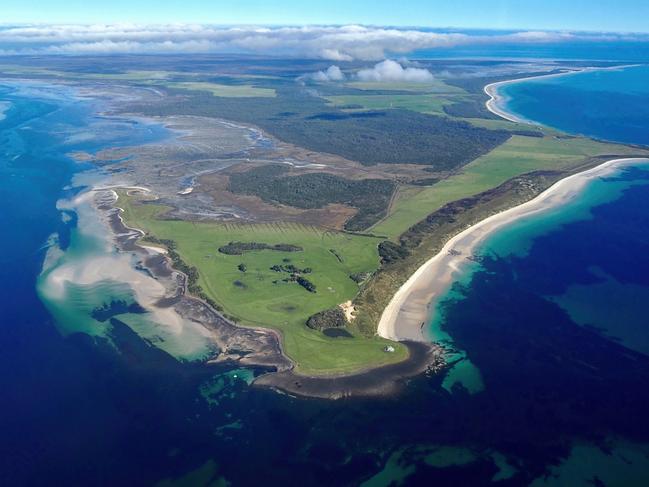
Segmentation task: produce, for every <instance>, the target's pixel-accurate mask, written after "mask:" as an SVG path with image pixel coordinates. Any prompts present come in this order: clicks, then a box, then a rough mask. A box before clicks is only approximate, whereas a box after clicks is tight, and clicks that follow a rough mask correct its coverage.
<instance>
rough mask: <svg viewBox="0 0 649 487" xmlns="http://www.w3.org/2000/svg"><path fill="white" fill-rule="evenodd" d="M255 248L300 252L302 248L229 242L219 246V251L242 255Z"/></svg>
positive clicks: (285, 245)
mask: <svg viewBox="0 0 649 487" xmlns="http://www.w3.org/2000/svg"><path fill="white" fill-rule="evenodd" d="M257 250H274V251H276V252H301V251H302V250H304V249H303V248H302V247H300V246H298V245H290V244H274V245H269V244H266V243H260V242H230V243H228V244H227V245H224V246H222V247H219V252H221V253H222V254H226V255H243V254H244V253H245V252H254V251H257ZM239 270H241V269H239ZM242 272H245V271H242Z"/></svg>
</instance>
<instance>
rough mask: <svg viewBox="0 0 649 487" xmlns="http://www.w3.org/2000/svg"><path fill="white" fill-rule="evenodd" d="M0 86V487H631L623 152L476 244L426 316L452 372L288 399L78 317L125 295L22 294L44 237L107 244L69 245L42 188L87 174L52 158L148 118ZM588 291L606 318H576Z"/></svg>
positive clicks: (128, 133)
mask: <svg viewBox="0 0 649 487" xmlns="http://www.w3.org/2000/svg"><path fill="white" fill-rule="evenodd" d="M0 99H2V100H3V101H5V102H8V103H10V107H9V109H8V110H7V111H6V112H5V115H6V118H5V119H4V120H2V121H0V144H2V151H1V152H0V175H1V176H2V178H1V179H0V201H1V202H2V208H3V211H2V212H0V224H1V226H0V228H2V237H3V238H2V239H0V246H1V252H0V260H1V263H2V277H3V278H2V280H1V281H0V286H2V289H1V290H0V291H1V293H0V296H1V299H2V318H1V320H0V323H1V326H0V388H1V390H2V396H0V405H1V407H2V414H1V415H0V439H1V441H0V445H1V448H2V455H0V483H2V484H3V485H46V484H58V485H132V484H134V483H137V484H139V485H155V484H156V483H158V482H160V485H183V484H184V485H222V484H223V482H224V481H225V480H227V481H229V482H231V483H232V484H233V485H256V484H258V483H259V481H260V479H262V480H263V481H264V482H265V483H267V484H268V485H359V484H362V483H363V482H368V485H389V484H390V483H392V482H396V483H399V482H403V485H409V484H410V485H430V484H435V485H487V484H489V483H490V482H493V483H497V482H501V481H503V480H506V481H507V482H509V484H510V485H529V484H530V483H532V482H536V483H537V485H547V484H552V483H554V484H555V485H592V484H593V482H596V480H597V479H601V480H602V481H606V482H607V485H615V483H614V482H611V480H615V479H618V480H620V482H621V485H634V484H635V485H645V484H646V478H644V477H643V475H646V472H647V471H648V469H647V465H646V452H647V451H649V449H647V445H648V444H649V420H648V419H647V417H646V404H649V390H648V389H647V387H646V384H647V383H649V358H648V357H647V354H646V352H645V348H644V345H643V344H642V342H641V340H640V339H639V338H638V332H643V330H644V328H642V326H641V325H642V324H643V323H644V324H645V325H646V321H644V319H643V317H644V316H645V315H646V313H644V315H643V314H642V313H643V311H644V310H645V303H646V302H647V301H646V297H645V292H646V289H647V287H648V284H649V283H648V282H647V279H649V264H648V261H647V259H648V258H649V257H648V256H649V249H648V248H647V245H648V244H647V242H648V238H647V236H648V235H649V223H648V222H647V216H646V211H645V208H647V207H649V190H648V187H647V171H646V169H645V168H644V167H642V166H641V165H638V166H637V167H628V168H626V169H624V170H621V171H619V172H618V173H616V174H612V175H610V177H607V178H605V179H603V180H601V181H594V182H593V185H592V186H591V185H589V186H588V187H587V188H586V190H585V191H584V193H583V198H579V199H578V200H575V204H577V202H578V201H579V202H581V204H582V207H581V209H579V210H577V209H576V207H571V208H572V210H571V212H568V213H569V217H566V218H564V217H562V216H561V215H558V214H557V215H556V216H555V217H551V213H548V214H547V215H545V217H544V218H541V219H537V220H535V221H536V223H535V224H532V223H531V222H520V225H521V226H520V227H511V228H510V229H508V231H509V232H510V233H509V234H508V235H509V238H506V234H505V233H501V232H499V233H497V234H494V235H493V237H492V238H491V239H490V240H489V241H488V242H486V243H485V247H484V248H483V250H482V252H483V253H482V255H483V256H484V259H483V260H482V261H481V262H480V264H479V266H477V267H476V268H473V269H472V272H471V273H470V275H469V274H468V275H467V276H465V277H466V279H460V280H458V283H457V285H456V286H455V288H454V289H453V292H454V295H453V296H452V299H448V300H447V301H445V302H444V303H443V304H442V305H441V306H442V307H443V311H444V320H443V321H442V322H440V323H439V324H438V325H439V332H440V333H442V334H443V335H440V336H444V337H445V338H446V339H449V340H451V342H452V343H450V344H449V345H450V346H452V347H454V348H455V349H456V350H457V351H459V352H461V354H462V356H463V357H466V358H467V359H468V360H469V361H470V363H471V366H472V367H469V369H470V370H469V371H468V372H469V373H460V374H457V373H455V375H453V374H454V372H453V370H451V372H450V373H449V374H438V375H431V376H421V377H416V378H413V379H412V380H410V381H409V382H408V387H407V389H406V391H405V392H404V393H403V394H401V395H400V396H398V397H396V398H369V399H362V398H358V399H348V400H341V401H319V400H302V399H298V398H292V397H289V396H286V395H282V394H277V393H276V392H274V391H267V390H262V389H258V388H255V387H252V386H250V385H249V384H250V382H251V380H252V376H254V375H255V374H257V373H258V371H255V370H252V371H251V370H240V367H239V366H236V365H232V366H228V365H215V364H210V365H207V364H204V363H201V362H196V361H191V360H183V359H179V358H178V357H177V356H175V355H174V354H173V353H170V351H168V350H165V349H164V348H162V347H159V346H156V343H153V341H152V340H150V339H147V338H146V334H144V333H142V334H140V333H138V330H137V326H136V324H134V323H125V321H126V320H124V321H122V320H115V321H114V322H113V323H111V326H112V329H111V330H110V332H109V333H97V330H98V329H97V326H101V324H98V323H94V322H92V321H88V322H84V321H83V319H81V317H82V316H83V313H87V312H88V311H89V310H90V308H93V307H94V300H95V299H96V298H98V297H99V296H102V295H108V294H111V293H116V294H120V293H122V292H123V293H125V294H127V293H128V291H127V290H126V289H116V290H100V291H97V290H96V289H95V290H93V292H92V293H91V294H90V296H85V297H84V296H83V295H82V294H83V293H77V294H75V293H71V294H69V295H68V297H69V298H70V299H71V300H73V301H76V302H78V303H79V304H78V305H76V304H75V305H74V306H73V307H72V308H66V310H69V309H75V310H77V311H79V313H80V314H76V313H75V316H73V317H72V318H71V319H70V321H68V320H67V319H66V318H65V317H61V316H56V310H54V309H52V308H49V309H51V310H52V312H53V314H54V316H52V315H51V314H50V313H49V312H48V306H49V304H50V303H49V302H48V300H47V299H46V300H45V304H46V305H48V306H46V305H44V304H43V302H42V301H41V300H40V299H39V295H38V293H39V292H40V286H39V280H40V279H42V277H43V270H44V269H45V272H47V269H50V265H49V264H51V262H52V260H49V261H48V259H54V260H56V259H57V258H59V257H60V256H61V255H62V254H59V253H57V252H56V248H59V249H60V250H61V252H64V253H65V252H72V253H70V254H67V258H71V257H73V255H74V252H75V250H74V249H75V248H76V247H75V246H76V245H78V244H79V243H82V244H84V245H81V248H80V250H79V252H80V254H81V255H82V256H84V255H87V251H88V250H89V249H94V250H93V252H94V251H95V250H96V251H98V252H99V251H101V252H103V250H102V249H103V247H102V245H103V244H101V241H100V242H99V243H100V245H98V246H97V247H95V246H93V245H89V244H90V242H88V241H84V240H83V237H82V238H81V240H76V241H75V239H76V237H75V235H74V233H75V231H81V230H83V228H86V224H85V223H84V222H83V221H82V224H81V225H80V226H79V225H78V220H79V219H81V220H83V218H84V215H83V214H82V213H83V212H80V211H79V208H80V206H79V205H73V206H72V207H71V208H70V207H68V206H66V205H63V206H62V205H61V203H60V202H61V201H64V202H66V201H67V202H74V201H75V198H76V197H78V196H79V195H81V194H83V191H84V190H83V189H81V188H79V187H77V184H79V183H80V182H81V181H83V180H84V179H85V178H86V177H88V178H90V180H93V178H94V177H95V176H96V172H94V171H95V168H93V166H92V165H90V164H87V163H77V162H75V161H73V160H72V159H71V158H69V157H68V156H67V154H68V153H69V152H71V151H73V150H85V151H88V152H93V151H96V150H99V149H101V148H104V147H108V146H115V145H130V144H137V143H142V141H143V140H152V139H150V138H149V136H147V135H146V134H147V133H148V134H151V137H153V140H158V139H157V137H160V136H164V134H161V133H160V132H157V130H158V129H157V128H155V126H152V127H149V126H142V127H141V128H142V130H143V133H138V131H134V130H133V129H132V128H128V129H125V130H120V127H122V126H123V122H121V121H120V120H119V119H114V120H106V119H102V117H98V116H97V112H98V111H100V110H101V108H102V107H101V103H100V102H97V101H93V100H92V99H80V98H79V97H78V96H77V95H76V94H75V93H74V90H73V89H71V88H69V87H64V86H49V85H44V84H41V85H39V84H36V83H35V84H22V85H20V86H16V85H10V86H5V87H3V89H2V92H0ZM96 123H99V124H110V125H111V126H112V127H113V128H114V129H115V130H113V131H105V130H98V129H97V127H96V126H93V124H96ZM111 133H112V134H113V136H112V137H108V138H106V137H105V136H108V135H109V134H111ZM93 134H102V137H101V139H102V140H100V141H98V140H97V139H96V138H95V137H94V136H93ZM86 181H88V179H86ZM81 208H83V205H81ZM566 210H567V208H566ZM568 213H565V212H564V213H563V215H568ZM541 222H545V223H544V224H541ZM539 229H542V231H541V232H540V233H538V230H539ZM534 230H536V231H537V233H534ZM52 249H55V250H54V251H52ZM48 254H49V255H48ZM64 260H65V259H64ZM72 260H74V259H72ZM115 284H116V285H118V284H117V283H115ZM95 291H97V292H96V293H95ZM588 296H596V297H597V307H598V308H597V309H598V310H605V311H607V312H601V313H600V312H598V313H597V316H595V317H594V316H593V315H592V313H591V314H589V313H588V307H587V306H585V305H584V303H585V302H586V301H585V299H586V298H587V297H588ZM86 300H87V301H86ZM99 301H102V300H97V302H99ZM590 302H591V303H592V299H591V300H590ZM83 306H86V308H85V310H84V309H82V308H83ZM619 309H623V310H624V315H623V318H624V320H620V319H616V318H619V315H616V314H615V310H619ZM634 317H635V318H637V321H633V319H634ZM594 318H596V319H594ZM70 322H72V323H73V325H74V326H73V327H72V328H68V327H66V326H65V325H66V324H69V323H70ZM84 323H85V325H86V326H87V327H88V328H87V330H86V329H84V328H83V326H82V325H84ZM630 324H633V326H631V325H630ZM62 325H63V327H62ZM645 336H646V335H645ZM464 362H465V363H466V361H464ZM468 379H471V380H470V381H468V382H467V380H468Z"/></svg>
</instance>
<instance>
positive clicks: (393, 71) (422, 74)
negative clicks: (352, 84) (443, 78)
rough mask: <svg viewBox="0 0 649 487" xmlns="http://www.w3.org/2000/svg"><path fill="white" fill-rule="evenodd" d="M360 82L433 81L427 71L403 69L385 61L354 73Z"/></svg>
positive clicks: (389, 61)
mask: <svg viewBox="0 0 649 487" xmlns="http://www.w3.org/2000/svg"><path fill="white" fill-rule="evenodd" d="M356 78H358V79H359V80H360V81H376V82H379V83H389V82H408V83H429V82H431V81H433V74H432V73H431V72H430V71H428V70H427V69H422V68H404V67H403V66H401V64H399V63H398V62H396V61H393V60H392V59H386V60H385V61H382V62H380V63H378V64H376V65H374V67H373V68H368V69H361V70H360V71H359V72H358V73H356Z"/></svg>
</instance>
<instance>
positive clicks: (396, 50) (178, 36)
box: [0, 24, 621, 61]
mask: <svg viewBox="0 0 649 487" xmlns="http://www.w3.org/2000/svg"><path fill="white" fill-rule="evenodd" d="M612 36H613V37H615V35H612ZM610 37H611V35H609V38H610ZM594 38H596V39H602V36H595V35H592V34H588V35H586V34H573V33H567V32H515V33H505V34H502V33H501V34H498V33H493V34H489V35H487V34H481V35H474V34H468V33H461V32H433V31H429V30H417V29H395V28H382V27H366V26H358V25H347V26H306V27H273V28H270V27H241V26H240V27H219V26H210V25H185V24H172V25H136V24H112V25H27V26H0V54H130V53H183V52H187V53H240V54H258V55H276V56H285V57H293V58H299V57H302V58H311V59H326V60H331V61H352V60H361V61H379V60H382V59H385V58H386V57H389V56H390V55H391V56H395V55H396V56H398V55H400V54H406V53H409V52H411V51H414V50H417V49H434V48H439V47H453V46H458V45H469V44H484V43H497V42H515V43H519V44H520V43H549V42H562V41H565V40H574V39H586V40H587V39H594ZM615 38H617V39H619V38H621V37H620V36H617V37H615Z"/></svg>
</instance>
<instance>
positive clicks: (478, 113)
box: [444, 95, 501, 120]
mask: <svg viewBox="0 0 649 487" xmlns="http://www.w3.org/2000/svg"><path fill="white" fill-rule="evenodd" d="M487 99H488V98H487V97H486V95H485V98H484V99H483V98H482V97H480V98H472V99H470V100H465V101H460V102H457V103H453V104H452V105H445V106H444V113H446V114H447V115H450V116H451V117H460V118H488V119H493V120H500V119H501V118H500V117H499V116H498V115H495V114H493V113H491V112H490V111H489V110H487V107H486V106H485V102H486V100H487Z"/></svg>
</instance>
